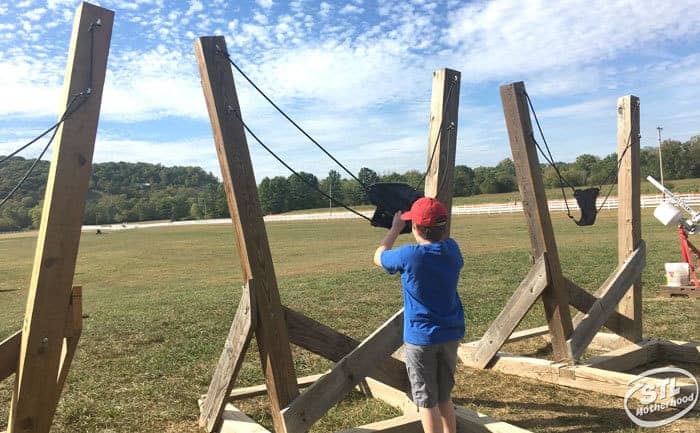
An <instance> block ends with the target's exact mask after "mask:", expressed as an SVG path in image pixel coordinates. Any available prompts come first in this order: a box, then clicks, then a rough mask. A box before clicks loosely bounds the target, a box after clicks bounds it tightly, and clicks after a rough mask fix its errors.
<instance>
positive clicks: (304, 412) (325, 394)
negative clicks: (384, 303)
mask: <svg viewBox="0 0 700 433" xmlns="http://www.w3.org/2000/svg"><path fill="white" fill-rule="evenodd" d="M402 344H403V309H401V310H400V311H399V312H398V313H396V314H394V316H393V317H391V318H390V319H389V320H387V321H386V322H385V323H384V324H383V325H382V326H381V327H379V328H378V329H377V330H376V331H374V332H373V333H372V335H370V336H369V337H367V338H366V339H365V340H364V341H363V342H362V343H360V345H359V346H357V348H355V349H354V350H353V351H352V352H350V353H349V354H348V355H347V356H345V357H344V358H343V359H341V360H340V361H339V362H338V363H337V364H336V365H335V366H334V367H333V369H332V370H331V371H330V373H328V374H326V375H324V376H323V377H322V378H321V379H319V380H318V381H317V382H316V383H314V384H313V385H311V387H309V389H307V390H306V391H305V392H304V393H303V394H301V395H300V396H299V397H297V398H296V400H294V401H293V402H292V403H291V404H290V405H289V406H288V407H287V408H286V409H284V411H283V412H282V413H283V416H284V421H285V425H286V427H287V433H302V432H306V431H308V429H309V427H311V425H312V424H313V423H315V422H316V421H318V420H319V419H320V418H321V417H322V416H323V415H325V413H326V412H328V410H329V409H330V408H331V407H333V406H334V405H335V404H336V403H338V402H339V401H340V400H342V399H343V397H344V396H345V395H346V394H347V393H348V392H350V391H351V390H352V389H353V388H354V387H355V386H356V385H357V384H358V383H360V381H361V380H362V379H364V378H365V377H366V376H367V375H368V374H369V373H370V372H371V371H372V370H373V369H374V368H375V367H376V365H377V363H378V362H379V361H381V360H383V359H385V358H387V357H389V356H390V355H391V354H392V353H393V352H394V351H395V350H396V349H398V348H399V347H400V346H401V345H402Z"/></svg>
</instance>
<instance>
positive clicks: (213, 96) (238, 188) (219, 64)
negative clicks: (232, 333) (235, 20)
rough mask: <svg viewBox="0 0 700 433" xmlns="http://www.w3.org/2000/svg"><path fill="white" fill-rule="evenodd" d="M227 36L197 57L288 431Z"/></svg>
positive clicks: (280, 327)
mask: <svg viewBox="0 0 700 433" xmlns="http://www.w3.org/2000/svg"><path fill="white" fill-rule="evenodd" d="M227 52H228V51H227V48H226V41H225V40H224V38H223V37H222V36H215V37H203V38H199V40H198V41H197V43H196V44H195V53H196V56H197V62H198V63H199V73H200V76H201V78H202V88H203V90H204V98H205V99H206V103H207V109H208V111H209V118H210V120H211V125H212V132H213V134H214V143H215V145H216V151H217V154H218V156H219V164H220V166H221V178H222V181H223V184H224V189H225V191H226V198H227V200H228V207H229V212H230V213H231V219H232V221H233V226H234V230H235V233H236V243H237V246H238V253H239V256H240V260H241V267H242V269H243V278H244V279H245V281H250V280H254V281H255V290H254V295H255V299H252V300H251V303H255V307H256V308H257V325H256V326H255V334H256V339H257V342H258V348H259V350H260V358H261V361H262V364H263V370H264V372H265V382H266V384H267V391H268V395H269V397H270V404H271V409H272V420H273V423H274V426H275V431H277V432H278V433H283V432H285V431H286V428H285V423H284V419H283V418H282V415H281V410H282V409H283V408H284V407H286V406H287V405H288V404H289V403H290V402H291V401H292V400H294V398H296V397H297V396H298V395H299V388H298V386H297V380H296V374H295V372H294V364H293V362H292V352H291V348H290V346H289V336H288V334H287V327H286V323H285V320H284V313H283V311H282V305H281V303H280V296H279V291H278V288H277V279H276V276H275V269H274V266H273V263H272V254H271V253H270V246H269V243H268V239H267V232H266V231H265V223H264V222H263V217H262V210H261V209H260V202H259V200H258V190H257V185H256V184H255V175H254V173H253V166H252V163H251V160H250V152H249V149H248V143H247V141H246V136H245V130H244V127H243V124H242V123H241V121H240V120H239V119H238V117H237V116H241V117H242V115H241V113H240V107H239V105H238V96H237V94H236V88H235V86H234V82H233V73H232V71H231V65H230V64H229V62H228V60H227V58H226V57H225V55H226V53H227Z"/></svg>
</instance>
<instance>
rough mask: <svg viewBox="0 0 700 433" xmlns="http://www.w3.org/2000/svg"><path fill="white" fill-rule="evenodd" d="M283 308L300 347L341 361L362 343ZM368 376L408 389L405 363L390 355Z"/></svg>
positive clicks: (400, 388) (291, 334)
mask: <svg viewBox="0 0 700 433" xmlns="http://www.w3.org/2000/svg"><path fill="white" fill-rule="evenodd" d="M282 308H283V309H284V314H285V319H286V321H287V329H288V330H289V341H290V342H291V343H293V344H296V345H297V346H299V347H302V348H304V349H306V350H309V351H311V352H313V353H315V354H316V355H320V356H323V357H324V358H326V359H330V360H331V361H333V362H338V361H340V360H341V359H343V357H345V356H346V355H347V354H348V353H350V352H352V351H353V350H354V349H355V348H356V347H357V346H359V345H360V342H359V341H357V340H355V339H354V338H351V337H348V336H347V335H345V334H342V333H340V332H338V331H336V330H334V329H332V328H330V327H328V326H326V325H323V324H322V323H319V322H317V321H315V320H313V319H311V318H309V317H306V316H305V315H303V314H301V313H299V312H298V311H294V310H292V309H290V308H288V307H282ZM369 377H372V378H374V379H377V380H379V381H381V382H384V383H386V384H387V385H390V386H393V387H394V388H397V389H399V390H402V391H406V390H408V387H409V384H408V374H407V373H406V364H404V363H403V361H400V360H398V359H396V358H394V357H391V356H390V357H388V358H386V359H384V360H382V361H378V365H377V366H376V368H375V369H374V370H372V371H371V372H370V374H369Z"/></svg>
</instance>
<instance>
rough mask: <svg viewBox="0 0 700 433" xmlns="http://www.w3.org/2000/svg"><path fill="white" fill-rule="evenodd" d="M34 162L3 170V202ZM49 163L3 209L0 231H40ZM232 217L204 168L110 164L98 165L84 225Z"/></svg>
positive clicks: (17, 161)
mask: <svg viewBox="0 0 700 433" xmlns="http://www.w3.org/2000/svg"><path fill="white" fill-rule="evenodd" d="M33 162H34V160H27V159H24V158H21V157H15V158H12V159H10V160H8V161H6V162H5V163H3V164H2V165H0V197H1V198H4V197H5V196H6V195H7V194H8V193H9V192H10V191H11V190H12V188H14V187H15V185H16V184H17V182H18V181H19V180H20V179H21V178H22V176H23V175H24V173H25V172H26V171H27V169H28V168H29V166H30V165H31V164H32V163H33ZM48 170H49V162H48V161H39V163H38V164H37V166H36V167H35V169H34V171H33V172H32V174H31V175H30V176H29V178H27V180H26V181H25V183H24V184H23V185H22V187H21V188H20V189H19V190H18V191H17V192H16V193H15V194H14V196H13V198H12V199H10V201H9V202H8V203H6V204H5V205H4V206H3V207H2V208H1V209H0V231H11V230H21V229H25V228H30V227H37V226H38V224H39V221H40V218H41V208H42V200H43V198H44V192H45V189H46V179H47V176H48ZM226 215H228V209H227V207H226V199H225V196H224V192H223V187H222V185H221V183H220V182H219V181H218V179H217V178H216V177H215V176H214V175H212V174H211V173H207V172H205V171H204V170H203V169H201V168H199V167H165V166H162V165H160V164H147V163H142V162H139V163H129V162H107V163H102V164H94V165H93V173H92V176H91V178H90V186H89V192H88V199H87V204H86V207H85V216H84V220H83V222H84V223H85V224H108V223H119V222H124V221H136V220H138V221H145V220H153V219H183V218H189V217H191V218H203V217H206V218H218V217H223V216H226Z"/></svg>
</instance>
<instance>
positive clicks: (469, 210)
mask: <svg viewBox="0 0 700 433" xmlns="http://www.w3.org/2000/svg"><path fill="white" fill-rule="evenodd" d="M678 196H679V197H681V198H682V199H683V200H685V201H686V202H687V203H688V204H689V205H690V206H699V207H700V194H679V195H678ZM662 200H663V197H662V196H661V195H660V194H659V195H645V196H642V198H641V205H642V208H647V207H656V206H657V205H658V204H659V203H661V201H662ZM568 202H569V209H571V212H577V211H578V210H579V208H578V205H577V204H576V199H574V198H573V197H572V198H571V199H570V200H568ZM602 202H603V198H599V199H598V203H597V205H598V206H600V205H601V204H602ZM548 204H549V211H550V212H565V211H566V205H565V204H564V200H550V201H549V202H548ZM617 205H618V199H617V197H609V198H608V200H607V201H606V202H605V205H604V206H603V209H617ZM522 211H523V204H522V202H516V203H502V204H494V203H491V204H484V205H461V206H453V207H452V215H484V214H486V215H492V214H501V213H518V212H522ZM360 213H361V214H363V215H365V216H367V217H372V214H373V213H374V211H362V212H360ZM351 218H359V216H357V215H355V214H353V213H352V212H333V213H327V212H318V213H306V214H291V215H290V214H286V215H267V216H265V217H264V219H265V221H266V222H275V221H325V220H340V219H351ZM230 223H231V219H229V218H218V219H209V220H192V221H174V222H159V223H133V224H110V225H97V226H83V231H96V230H97V229H100V230H128V229H135V228H155V227H177V226H186V225H209V224H230Z"/></svg>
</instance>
